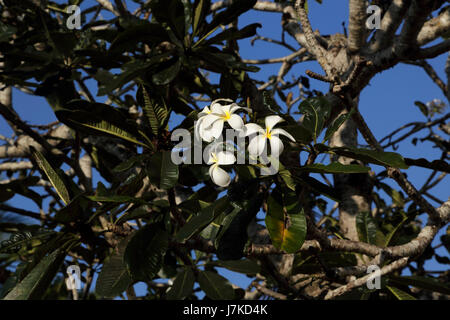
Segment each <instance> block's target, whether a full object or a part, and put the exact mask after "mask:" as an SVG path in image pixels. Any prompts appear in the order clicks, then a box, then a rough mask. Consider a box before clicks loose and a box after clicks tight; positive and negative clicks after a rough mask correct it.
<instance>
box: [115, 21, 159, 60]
mask: <svg viewBox="0 0 450 320" xmlns="http://www.w3.org/2000/svg"><path fill="white" fill-rule="evenodd" d="M121 27H122V28H125V30H124V31H122V32H120V33H119V34H117V37H116V38H115V39H114V40H113V41H112V42H111V46H110V48H109V52H108V53H109V54H110V55H116V54H121V53H123V52H134V51H136V50H137V49H138V46H137V45H138V43H140V42H144V43H148V44H149V45H152V44H158V43H160V42H162V41H164V40H166V39H167V38H168V35H167V32H166V30H165V29H164V27H163V26H162V25H161V24H159V23H151V22H148V21H145V20H142V19H139V20H137V19H136V20H135V19H130V20H129V21H128V22H127V23H121Z"/></svg>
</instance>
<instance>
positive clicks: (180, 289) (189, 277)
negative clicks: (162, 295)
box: [167, 267, 195, 300]
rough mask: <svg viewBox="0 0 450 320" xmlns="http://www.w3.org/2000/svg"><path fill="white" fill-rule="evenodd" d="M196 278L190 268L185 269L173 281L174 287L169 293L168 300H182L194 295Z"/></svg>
mask: <svg viewBox="0 0 450 320" xmlns="http://www.w3.org/2000/svg"><path fill="white" fill-rule="evenodd" d="M194 283H195V276H194V272H193V271H192V269H191V268H190V267H184V268H183V270H182V271H181V272H179V273H178V274H177V276H176V278H175V280H174V281H173V285H172V286H171V287H170V289H169V290H168V291H167V299H168V300H182V299H184V298H186V297H188V296H189V295H191V293H192V289H193V288H194Z"/></svg>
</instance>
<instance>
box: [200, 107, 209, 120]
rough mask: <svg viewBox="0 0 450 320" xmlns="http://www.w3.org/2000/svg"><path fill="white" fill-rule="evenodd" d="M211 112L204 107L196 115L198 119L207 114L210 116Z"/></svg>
mask: <svg viewBox="0 0 450 320" xmlns="http://www.w3.org/2000/svg"><path fill="white" fill-rule="evenodd" d="M210 113H211V111H210V110H209V108H208V107H205V108H204V109H203V110H202V111H201V112H200V113H199V114H198V118H201V117H204V116H207V115H208V114H210Z"/></svg>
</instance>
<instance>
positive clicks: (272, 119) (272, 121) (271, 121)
mask: <svg viewBox="0 0 450 320" xmlns="http://www.w3.org/2000/svg"><path fill="white" fill-rule="evenodd" d="M264 121H265V123H266V129H269V131H270V130H272V128H273V127H275V125H276V124H277V123H278V122H280V121H283V118H282V117H280V116H276V115H275V116H268V117H266V119H265V120H264Z"/></svg>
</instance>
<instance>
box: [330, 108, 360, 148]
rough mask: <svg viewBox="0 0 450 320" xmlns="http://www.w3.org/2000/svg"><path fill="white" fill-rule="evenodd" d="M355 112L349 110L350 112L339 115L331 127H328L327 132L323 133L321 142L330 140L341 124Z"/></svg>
mask: <svg viewBox="0 0 450 320" xmlns="http://www.w3.org/2000/svg"><path fill="white" fill-rule="evenodd" d="M354 111H355V109H352V110H350V112H347V113H344V114H341V115H340V116H339V117H338V118H337V119H336V120H335V121H334V122H333V124H332V125H330V126H329V127H328V129H327V131H326V132H325V137H324V138H323V141H327V140H328V139H330V138H331V136H332V135H333V133H335V132H336V131H337V130H338V129H339V128H340V127H341V126H342V125H343V124H344V122H345V121H347V120H348V118H350V116H351V115H352V113H353V112H354Z"/></svg>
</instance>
